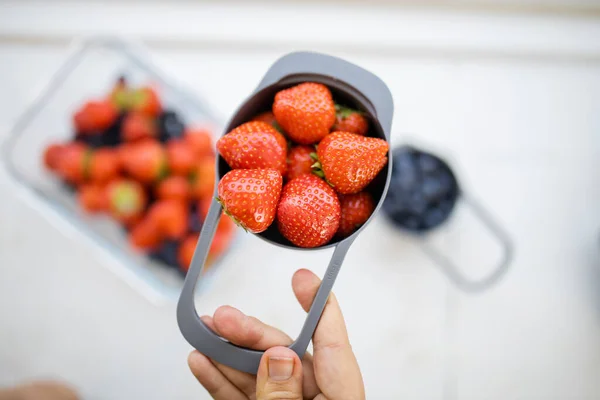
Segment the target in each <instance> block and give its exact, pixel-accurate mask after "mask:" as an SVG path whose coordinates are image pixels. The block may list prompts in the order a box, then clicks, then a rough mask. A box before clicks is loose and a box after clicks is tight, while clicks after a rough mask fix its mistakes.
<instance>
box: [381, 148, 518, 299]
mask: <svg viewBox="0 0 600 400" xmlns="http://www.w3.org/2000/svg"><path fill="white" fill-rule="evenodd" d="M393 159H394V163H393V165H392V177H391V181H390V186H389V189H388V193H387V196H386V198H385V201H384V203H383V207H382V210H383V213H384V215H385V216H386V217H387V219H388V220H389V221H390V222H391V223H392V224H393V226H394V227H396V228H397V229H400V230H402V231H404V232H408V233H410V234H413V235H416V236H418V237H419V238H421V239H424V240H420V241H418V243H419V245H420V246H421V247H422V249H423V250H424V252H425V253H426V254H427V255H428V256H429V257H430V258H431V259H432V260H433V261H434V262H435V263H436V264H438V266H439V267H440V268H441V270H442V271H443V272H444V274H445V275H446V276H447V277H448V278H449V279H450V280H451V281H452V282H453V283H454V284H455V285H456V286H457V287H458V288H460V289H462V290H464V291H466V292H479V291H482V290H484V289H486V288H488V287H490V286H492V285H493V284H494V283H496V282H497V281H498V280H499V279H500V278H501V277H502V276H503V275H504V273H505V272H506V270H507V269H508V266H509V264H510V261H511V259H512V254H513V245H512V241H511V240H510V238H509V236H508V234H507V233H506V232H505V231H504V230H503V229H502V228H501V227H500V226H499V225H498V224H497V223H496V222H495V220H494V219H493V218H492V217H491V215H490V213H489V212H488V211H486V210H485V209H484V208H483V207H482V206H481V205H480V204H479V203H478V202H476V201H475V200H473V199H472V198H471V197H469V196H467V195H466V194H465V192H464V191H463V190H462V189H461V186H460V185H459V182H458V179H457V177H456V175H455V174H454V172H453V171H452V169H451V168H450V166H449V165H448V164H447V163H446V162H445V161H444V160H442V159H441V158H440V157H438V156H436V155H434V154H432V153H429V152H426V151H424V150H422V149H419V148H417V147H415V146H411V145H402V146H398V147H396V148H394V149H393ZM459 201H461V202H463V203H464V205H466V206H468V207H469V208H470V210H471V211H472V212H473V214H474V215H475V217H477V218H478V219H479V220H480V222H481V223H482V224H483V225H484V226H485V227H486V228H487V229H488V230H489V231H490V233H491V234H492V235H493V237H494V238H495V239H496V240H497V241H498V242H499V244H500V245H501V248H502V254H501V257H500V261H499V262H498V265H497V266H496V267H495V268H494V269H493V270H492V271H491V272H490V273H489V274H488V275H487V276H484V277H483V278H480V279H472V278H469V277H467V276H465V275H464V273H462V272H461V270H460V269H459V267H458V265H457V264H456V263H455V262H454V261H452V260H451V258H450V257H449V256H447V255H446V254H444V253H442V252H441V251H440V250H438V249H437V248H436V247H435V246H433V245H432V244H431V243H430V241H428V240H426V239H427V238H426V236H427V235H429V234H431V233H432V232H434V231H436V230H438V228H440V227H441V226H443V225H445V223H446V222H447V221H448V220H449V218H450V217H451V215H452V214H453V212H454V211H455V209H456V206H457V203H458V202H459Z"/></svg>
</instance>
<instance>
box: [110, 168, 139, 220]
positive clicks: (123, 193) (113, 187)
mask: <svg viewBox="0 0 600 400" xmlns="http://www.w3.org/2000/svg"><path fill="white" fill-rule="evenodd" d="M106 196H107V199H108V208H109V211H110V212H111V214H112V216H113V217H114V218H115V219H116V220H117V221H120V222H122V223H123V224H125V225H131V224H133V223H135V222H137V221H139V220H140V219H141V217H142V214H143V213H144V209H145V208H146V201H147V196H146V192H145V191H144V187H143V186H142V185H141V184H140V183H139V182H137V181H134V180H130V179H119V180H115V181H113V182H111V183H109V184H108V186H107V188H106Z"/></svg>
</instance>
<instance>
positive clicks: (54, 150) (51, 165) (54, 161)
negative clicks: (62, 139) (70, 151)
mask: <svg viewBox="0 0 600 400" xmlns="http://www.w3.org/2000/svg"><path fill="white" fill-rule="evenodd" d="M64 148H65V146H64V145H63V144H60V143H51V144H49V145H48V146H47V147H46V148H45V149H44V165H45V166H46V168H48V169H49V170H51V171H56V169H57V168H58V164H59V163H60V159H61V155H62V150H63V149H64Z"/></svg>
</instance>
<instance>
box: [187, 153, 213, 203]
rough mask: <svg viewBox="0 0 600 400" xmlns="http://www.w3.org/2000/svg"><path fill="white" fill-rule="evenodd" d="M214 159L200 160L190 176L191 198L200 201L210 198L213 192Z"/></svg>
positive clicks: (205, 158)
mask: <svg viewBox="0 0 600 400" xmlns="http://www.w3.org/2000/svg"><path fill="white" fill-rule="evenodd" d="M215 163H216V161H215V158H214V157H212V156H211V157H204V158H203V159H202V160H200V161H199V162H198V163H197V164H196V166H195V167H194V169H193V170H192V172H191V174H190V186H191V195H192V198H194V199H197V200H200V199H203V198H206V197H210V196H212V194H213V191H214V190H215V175H216V171H215Z"/></svg>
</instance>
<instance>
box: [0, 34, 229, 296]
mask: <svg viewBox="0 0 600 400" xmlns="http://www.w3.org/2000/svg"><path fill="white" fill-rule="evenodd" d="M122 75H124V76H126V78H127V80H128V82H130V83H131V84H132V85H145V84H151V85H153V86H154V87H156V88H157V90H158V92H159V95H160V98H161V101H162V103H163V104H164V106H165V108H168V109H171V110H174V111H176V112H177V113H178V114H179V115H180V116H181V117H182V119H183V121H184V122H185V123H186V124H189V125H205V126H210V127H212V128H214V129H213V135H217V129H218V128H219V127H220V126H221V125H222V124H221V122H220V121H219V120H218V119H217V118H216V117H215V114H213V113H212V112H211V111H210V109H209V108H208V106H207V105H206V104H205V103H204V102H203V101H202V100H201V99H199V98H197V97H195V96H194V95H191V94H189V93H187V92H186V91H185V90H184V89H182V88H181V87H179V86H178V85H177V84H175V83H174V82H172V81H171V80H170V79H169V77H168V76H166V75H165V74H164V73H162V72H161V71H160V70H159V69H158V68H157V67H156V66H155V65H154V64H153V63H152V62H151V61H150V59H149V57H148V56H147V53H146V52H145V51H144V50H143V49H142V48H141V47H139V46H138V45H136V44H134V43H131V42H128V41H123V40H121V39H117V38H86V39H82V40H78V41H77V42H76V43H74V44H73V46H72V49H71V51H70V53H69V55H68V56H67V57H66V59H65V61H64V62H63V63H62V65H61V66H60V67H59V68H58V70H57V71H56V72H55V73H54V74H53V76H52V77H51V79H50V81H49V82H47V84H46V85H45V87H44V88H43V89H42V90H41V92H40V93H39V94H38V96H37V97H36V98H35V99H34V101H33V102H32V103H31V105H30V106H29V107H28V108H27V109H26V110H25V111H24V112H23V114H22V115H21V116H20V117H19V118H18V120H17V122H16V124H15V126H14V127H13V128H12V129H11V131H10V132H9V135H8V137H7V139H6V140H5V142H4V143H2V162H3V164H4V165H5V167H6V169H7V170H8V172H9V174H10V175H11V177H12V178H13V179H14V181H15V183H16V184H18V185H20V186H21V187H22V189H24V190H22V193H23V196H24V199H25V200H27V201H28V202H29V203H30V204H31V205H32V206H33V207H35V208H36V209H38V210H39V211H40V212H41V213H43V214H44V216H45V217H47V218H48V219H49V220H50V221H51V222H52V223H53V224H54V225H55V226H56V227H57V228H58V229H63V230H65V229H67V230H68V229H73V228H74V229H75V231H72V232H76V233H77V234H76V235H74V240H77V241H79V239H82V240H85V241H87V242H88V243H89V244H91V248H93V250H94V251H93V254H95V255H96V256H99V257H105V258H106V261H105V262H103V264H104V265H106V267H107V268H109V269H111V270H112V271H113V272H114V273H116V274H117V275H118V276H120V277H121V278H122V279H124V280H125V281H126V282H127V283H129V284H130V286H131V287H133V288H134V289H135V290H137V291H139V292H140V293H141V294H142V295H143V296H145V297H146V298H148V299H149V300H150V301H152V302H155V303H164V302H172V301H176V299H177V297H178V295H179V292H180V290H181V287H182V285H183V274H182V272H181V271H179V270H177V268H174V267H169V266H166V265H165V264H164V263H162V262H159V261H156V260H154V259H152V258H150V257H148V255H146V254H144V253H141V252H139V251H136V250H135V249H133V248H132V247H131V246H130V245H129V243H128V242H127V236H126V233H125V232H124V231H123V230H122V229H121V228H120V227H119V225H118V224H117V223H115V222H114V221H113V220H112V219H111V218H110V217H108V216H102V215H100V216H98V215H89V214H86V213H85V212H84V211H83V210H82V209H81V207H80V206H79V204H78V203H77V199H76V196H75V194H74V193H73V192H72V191H69V190H68V189H67V187H66V185H65V184H64V183H63V182H62V181H61V180H60V179H59V178H57V177H56V176H55V175H54V174H52V173H51V172H49V171H48V170H47V169H46V168H45V166H44V164H43V153H44V150H45V147H46V146H47V145H48V144H50V143H53V142H57V141H58V142H61V141H67V140H69V139H70V138H71V137H72V135H73V127H72V115H73V113H74V111H75V110H76V109H77V108H78V107H80V106H81V104H83V102H85V101H87V100H89V99H90V98H94V97H98V96H103V95H106V93H107V92H108V91H109V90H110V88H111V87H112V85H113V84H114V82H115V81H116V79H118V77H119V76H122ZM219 262H220V260H216V262H214V263H213V264H212V265H211V266H210V267H209V268H208V269H207V270H206V272H205V273H206V275H207V276H206V279H208V280H204V281H203V282H205V283H208V285H209V282H210V278H211V275H213V274H214V272H215V271H216V270H218V266H219ZM208 285H207V284H203V286H202V287H201V288H199V291H198V293H200V292H202V290H203V289H206V287H207V286H208Z"/></svg>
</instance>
